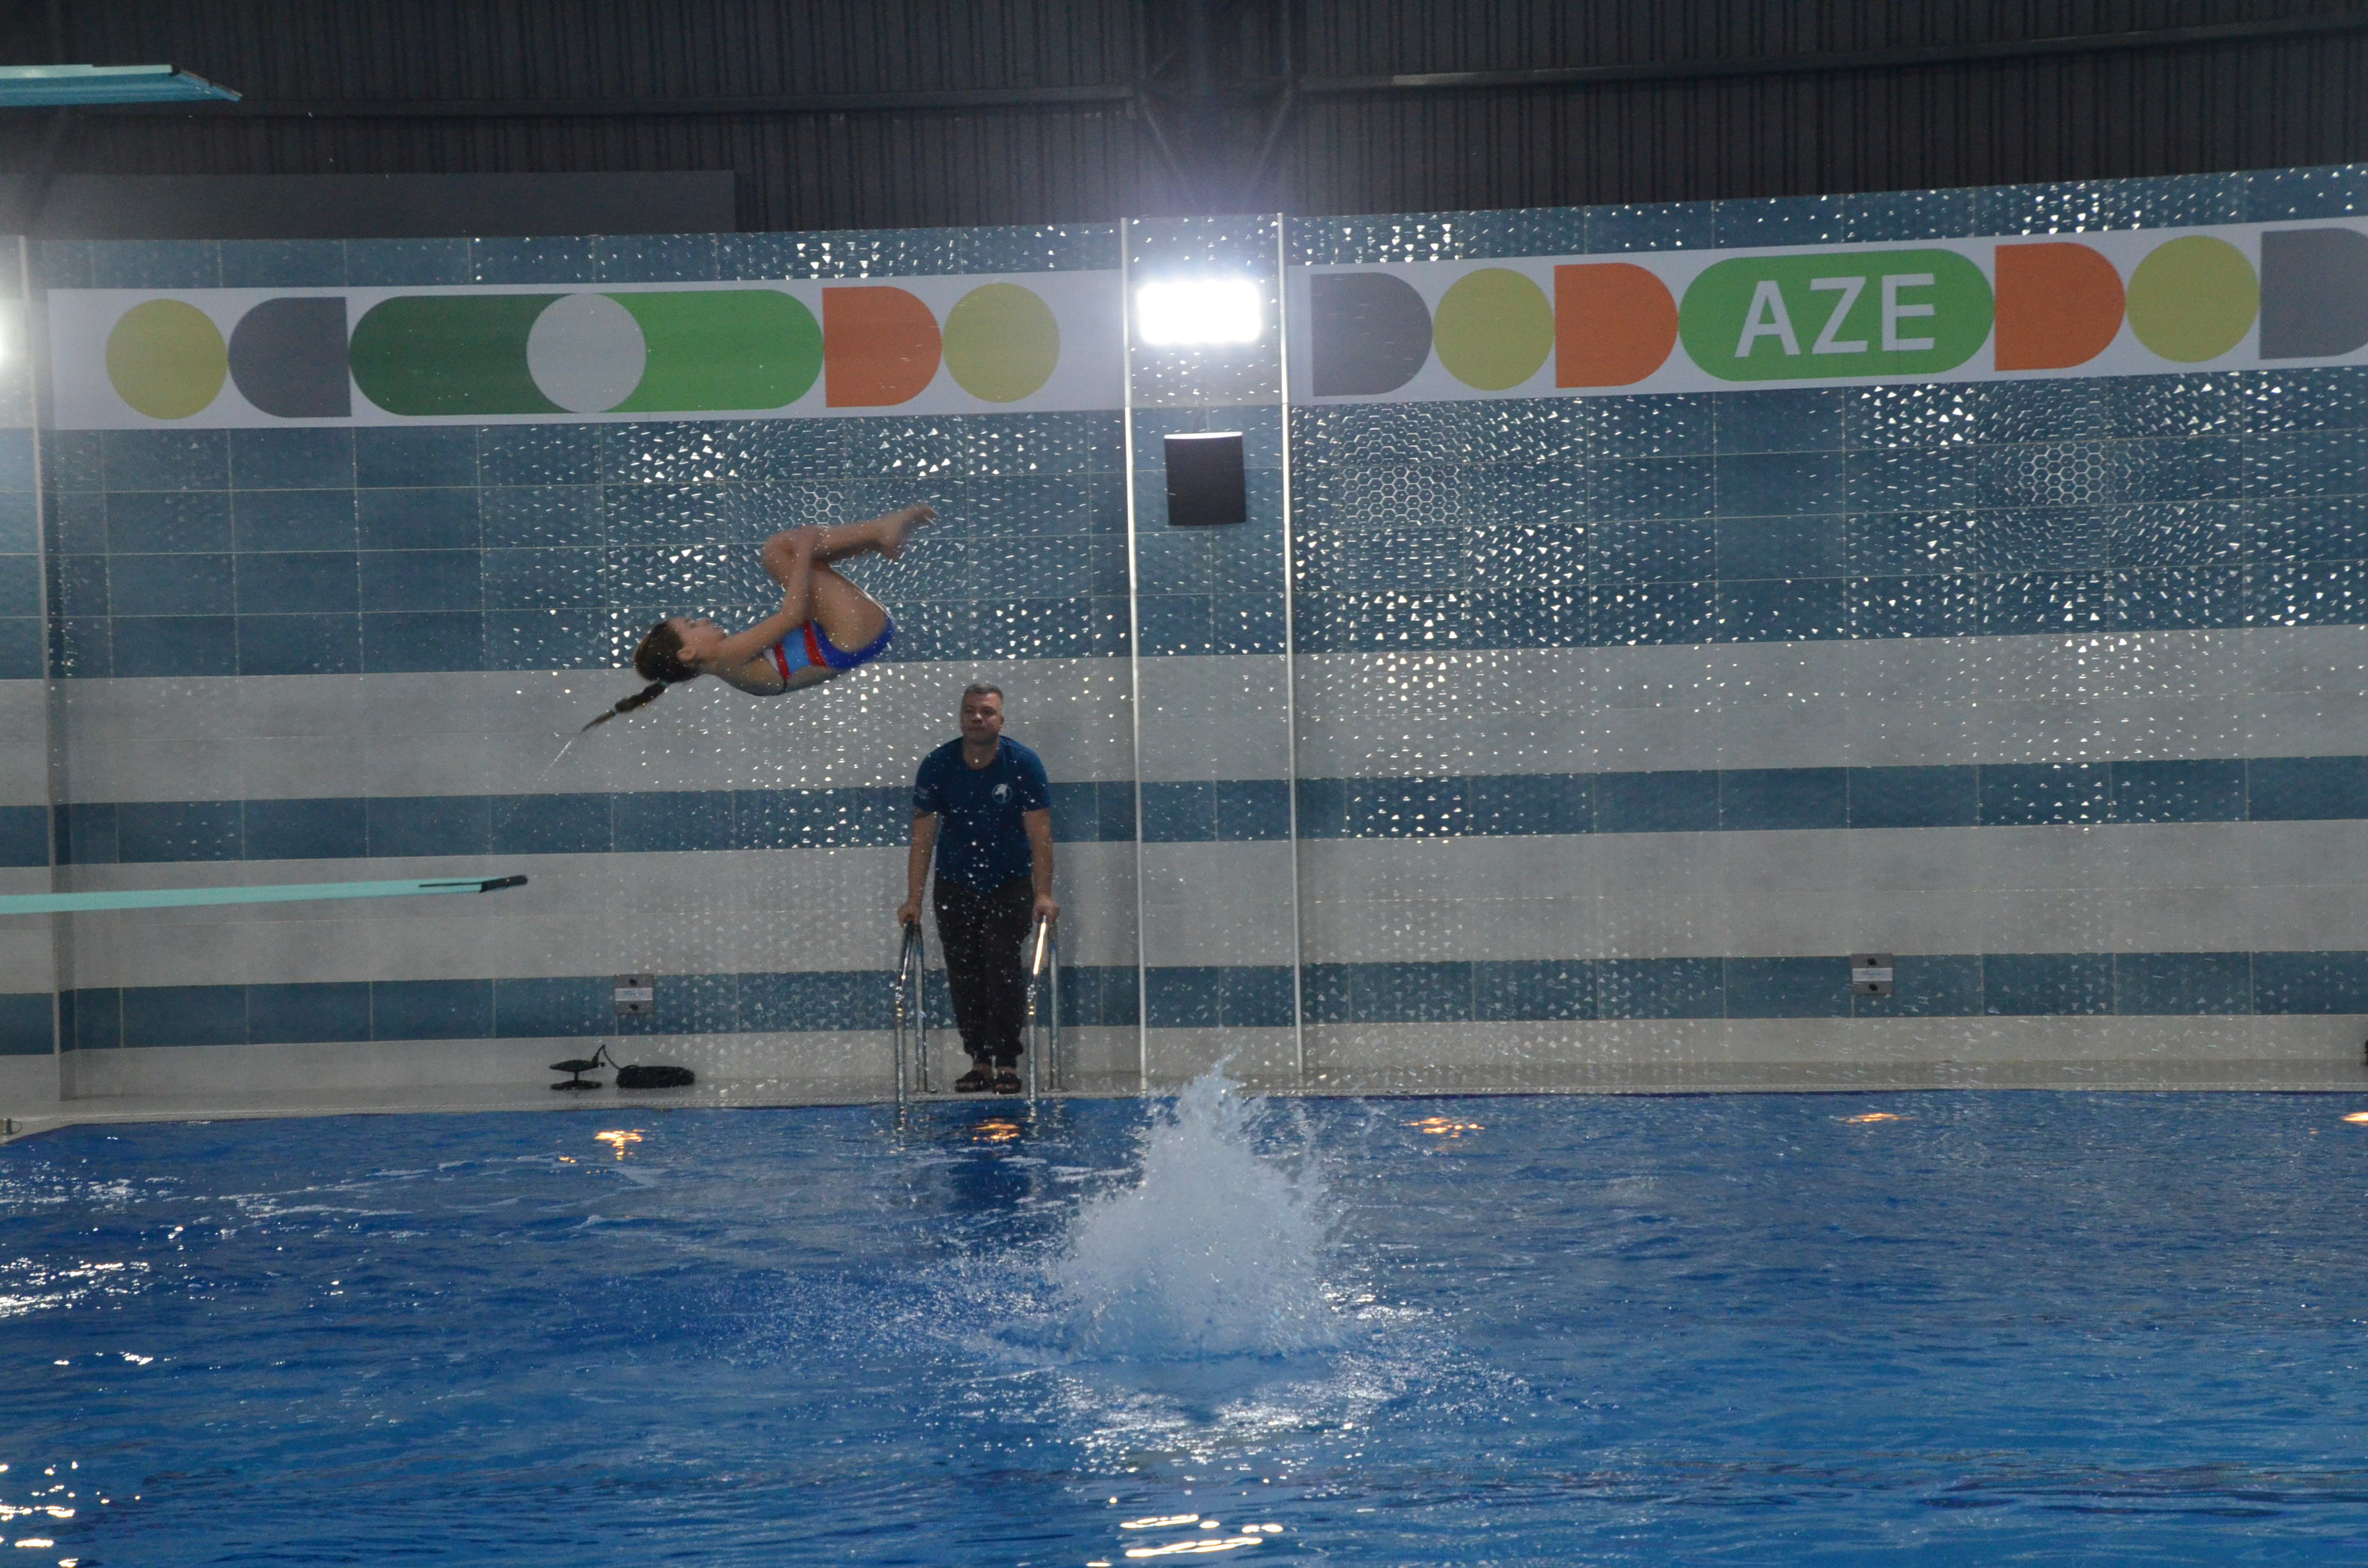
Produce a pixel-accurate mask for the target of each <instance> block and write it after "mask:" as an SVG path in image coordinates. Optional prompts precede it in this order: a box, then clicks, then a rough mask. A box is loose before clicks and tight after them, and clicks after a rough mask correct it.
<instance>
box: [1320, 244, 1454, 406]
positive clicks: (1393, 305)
mask: <svg viewBox="0 0 2368 1568" xmlns="http://www.w3.org/2000/svg"><path fill="white" fill-rule="evenodd" d="M1307 303H1308V315H1309V316H1310V318H1311V320H1310V322H1309V326H1310V329H1311V330H1312V332H1313V334H1314V340H1315V395H1316V396H1317V397H1353V396H1360V395H1361V396H1372V395H1374V394H1376V393H1380V392H1395V391H1397V390H1398V389H1399V388H1400V387H1402V386H1404V385H1406V383H1407V382H1408V381H1412V380H1414V378H1415V372H1416V371H1417V370H1419V369H1422V367H1423V361H1425V360H1426V359H1429V358H1430V307H1429V305H1426V304H1424V303H1423V302H1422V296H1421V295H1420V294H1417V293H1416V292H1415V291H1414V286H1413V285H1412V284H1410V283H1408V282H1406V280H1405V279H1404V278H1394V277H1392V276H1391V275H1390V274H1388V273H1386V272H1327V273H1321V274H1318V275H1317V276H1315V277H1314V278H1309V279H1308V280H1307Z"/></svg>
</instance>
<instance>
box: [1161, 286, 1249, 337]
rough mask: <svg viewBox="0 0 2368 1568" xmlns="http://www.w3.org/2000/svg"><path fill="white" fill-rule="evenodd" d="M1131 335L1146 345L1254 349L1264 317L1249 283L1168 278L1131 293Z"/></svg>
mask: <svg viewBox="0 0 2368 1568" xmlns="http://www.w3.org/2000/svg"><path fill="white" fill-rule="evenodd" d="M1134 329H1135V335H1137V336H1139V337H1140V338H1142V339H1143V341H1144V342H1145V343H1156V344H1162V345H1174V344H1187V343H1256V342H1257V341H1258V336H1259V335H1260V334H1261V333H1263V332H1264V331H1265V330H1266V312H1265V310H1264V309H1263V308H1262V306H1261V303H1260V301H1259V300H1258V285H1257V284H1255V283H1253V282H1251V281H1250V280H1249V279H1248V278H1169V279H1167V281H1165V282H1161V283H1146V284H1144V286H1143V287H1142V288H1140V289H1138V290H1135V291H1134Z"/></svg>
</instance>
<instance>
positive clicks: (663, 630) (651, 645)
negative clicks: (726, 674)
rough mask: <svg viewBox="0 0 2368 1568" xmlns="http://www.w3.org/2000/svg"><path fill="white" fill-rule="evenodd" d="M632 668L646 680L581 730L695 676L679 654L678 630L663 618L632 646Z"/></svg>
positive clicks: (646, 702) (694, 668) (641, 704)
mask: <svg viewBox="0 0 2368 1568" xmlns="http://www.w3.org/2000/svg"><path fill="white" fill-rule="evenodd" d="M633 668H634V669H636V670H638V671H639V672H641V676H642V678H643V679H644V680H646V681H648V682H649V683H650V684H649V685H647V686H645V687H642V689H641V690H639V691H637V692H635V693H634V694H633V695H632V696H631V697H628V698H625V699H622V700H620V702H619V703H618V704H617V705H616V706H615V707H614V708H611V709H609V711H607V712H606V713H603V714H601V715H600V716H599V717H598V719H595V720H593V721H592V722H591V723H589V724H586V725H585V726H584V729H585V730H589V729H593V728H596V727H598V726H599V725H601V724H605V723H607V722H609V720H611V719H613V718H615V717H616V716H617V715H618V714H620V713H631V712H632V710H634V709H636V708H647V707H648V706H649V705H650V704H651V703H653V702H655V701H656V700H657V699H658V694H659V693H660V692H662V691H664V690H666V687H669V686H679V685H680V684H682V683H683V682H684V681H687V680H697V679H698V678H699V666H698V665H693V664H690V663H689V662H688V661H686V660H685V659H684V658H683V656H682V633H680V632H679V631H676V630H675V629H674V627H673V626H672V625H671V624H669V623H668V622H666V621H663V620H661V621H659V622H658V623H657V624H656V625H655V626H653V627H651V628H650V630H649V631H648V633H647V634H646V635H644V636H643V638H642V645H641V646H640V647H638V648H636V649H634V650H633ZM576 733H578V734H582V733H584V731H583V730H578V731H577V732H576Z"/></svg>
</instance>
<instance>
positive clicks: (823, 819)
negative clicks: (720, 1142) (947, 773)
mask: <svg viewBox="0 0 2368 1568" xmlns="http://www.w3.org/2000/svg"><path fill="white" fill-rule="evenodd" d="M912 801H913V795H912V791H911V790H908V789H902V788H897V789H889V788H876V789H845V790H652V791H647V792H641V793H634V792H618V793H590V794H559V795H406V796H380V797H374V798H363V797H359V796H333V797H320V798H315V799H311V800H297V801H136V802H135V801H124V802H120V803H98V804H85V805H79V806H65V807H61V808H59V811H58V813H57V814H58V822H59V827H58V835H59V844H58V857H59V860H60V862H61V863H62V864H70V865H83V866H104V865H131V864H139V863H152V862H160V861H185V860H335V859H349V858H385V857H393V856H421V855H620V854H621V855H631V854H649V853H659V852H666V851H680V850H728V849H837V848H862V847H882V846H900V845H903V844H905V842H907V840H908V839H909V837H910V835H911V831H912ZM1053 831H1054V835H1055V836H1056V837H1058V838H1060V839H1062V840H1064V841H1065V842H1067V843H1072V844H1090V843H1101V842H1109V841H1112V840H1126V839H1131V838H1132V837H1133V832H1134V787H1133V785H1131V784H1124V783H1118V784H1109V783H1103V784H1094V783H1087V784H1055V785H1053ZM10 846H15V847H16V848H17V849H19V850H22V851H23V852H25V853H27V854H28V855H29V854H31V853H32V852H31V850H29V849H26V848H25V846H22V845H19V844H17V843H16V841H15V840H13V839H8V838H6V837H4V836H0V849H5V848H8V847H10ZM14 863H17V864H24V865H41V864H46V863H47V862H46V860H45V859H44V858H41V857H40V856H39V855H33V856H32V858H28V859H26V860H22V861H19V862H14Z"/></svg>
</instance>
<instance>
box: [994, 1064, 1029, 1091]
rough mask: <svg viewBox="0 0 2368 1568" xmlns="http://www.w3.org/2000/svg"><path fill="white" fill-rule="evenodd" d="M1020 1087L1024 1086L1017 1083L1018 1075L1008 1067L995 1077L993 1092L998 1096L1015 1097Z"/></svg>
mask: <svg viewBox="0 0 2368 1568" xmlns="http://www.w3.org/2000/svg"><path fill="white" fill-rule="evenodd" d="M1022 1087H1024V1085H1022V1084H1021V1083H1020V1082H1019V1074H1017V1073H1014V1072H1013V1071H1012V1070H1011V1069H1010V1068H1008V1067H1006V1068H1004V1069H1003V1070H1002V1071H1001V1072H999V1073H997V1074H996V1075H995V1092H996V1094H998V1095H1016V1094H1018V1093H1019V1091H1020V1089H1021V1088H1022Z"/></svg>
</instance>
